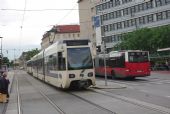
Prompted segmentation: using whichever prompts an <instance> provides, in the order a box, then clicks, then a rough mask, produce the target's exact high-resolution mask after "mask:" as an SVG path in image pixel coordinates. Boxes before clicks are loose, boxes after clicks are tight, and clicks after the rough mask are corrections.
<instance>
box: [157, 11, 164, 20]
mask: <svg viewBox="0 0 170 114" xmlns="http://www.w3.org/2000/svg"><path fill="white" fill-rule="evenodd" d="M156 18H157V21H160V20H163V13H162V12H159V13H157V14H156Z"/></svg>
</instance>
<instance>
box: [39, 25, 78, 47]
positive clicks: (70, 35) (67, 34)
mask: <svg viewBox="0 0 170 114" xmlns="http://www.w3.org/2000/svg"><path fill="white" fill-rule="evenodd" d="M61 39H80V26H79V25H57V26H53V27H52V28H51V30H49V31H47V32H46V33H45V34H44V35H43V38H42V39H41V40H42V42H41V49H45V48H47V47H48V46H49V45H51V44H53V43H54V42H56V41H57V40H61Z"/></svg>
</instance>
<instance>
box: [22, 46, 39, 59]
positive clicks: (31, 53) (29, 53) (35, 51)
mask: <svg viewBox="0 0 170 114" xmlns="http://www.w3.org/2000/svg"><path fill="white" fill-rule="evenodd" d="M39 52H40V51H39V50H38V49H37V48H36V49H33V50H31V51H28V52H25V53H26V54H25V55H26V57H25V59H26V60H30V59H31V57H33V56H34V55H36V54H38V53H39Z"/></svg>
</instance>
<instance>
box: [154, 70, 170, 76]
mask: <svg viewBox="0 0 170 114" xmlns="http://www.w3.org/2000/svg"><path fill="white" fill-rule="evenodd" d="M151 73H159V74H169V76H170V70H169V71H167V70H162V71H161V70H158V71H151Z"/></svg>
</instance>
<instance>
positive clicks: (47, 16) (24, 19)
mask: <svg viewBox="0 0 170 114" xmlns="http://www.w3.org/2000/svg"><path fill="white" fill-rule="evenodd" d="M25 1H26V7H25ZM24 8H26V11H25V14H24ZM58 9H61V10H58ZM69 9H78V4H77V0H0V36H1V37H3V39H2V41H3V49H5V50H3V54H4V56H8V57H9V58H10V59H13V58H14V49H15V57H16V58H17V57H18V56H19V55H20V54H21V52H22V51H23V50H22V49H24V50H31V49H33V48H35V47H38V48H40V43H41V39H42V35H43V34H44V33H45V32H46V31H48V30H49V29H50V28H51V27H52V26H53V25H56V24H58V25H59V24H78V23H79V15H78V10H69ZM39 10H40V11H39ZM21 26H22V29H21ZM7 50H8V51H7Z"/></svg>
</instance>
